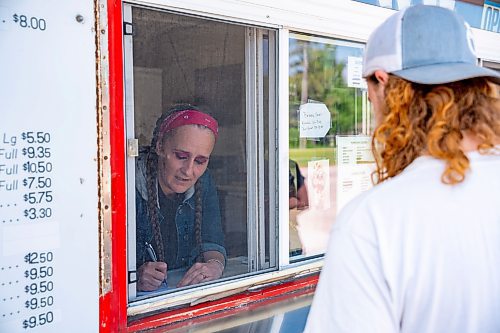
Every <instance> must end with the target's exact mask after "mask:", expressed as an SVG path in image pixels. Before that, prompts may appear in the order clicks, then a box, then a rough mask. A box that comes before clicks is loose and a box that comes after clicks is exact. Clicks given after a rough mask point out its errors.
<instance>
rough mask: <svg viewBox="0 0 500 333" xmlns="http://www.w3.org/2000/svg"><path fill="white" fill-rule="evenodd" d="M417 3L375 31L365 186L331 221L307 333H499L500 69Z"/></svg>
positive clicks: (442, 12)
mask: <svg viewBox="0 0 500 333" xmlns="http://www.w3.org/2000/svg"><path fill="white" fill-rule="evenodd" d="M476 59H477V58H476V55H475V54H474V43H473V41H472V39H471V31H470V28H469V27H468V26H467V25H466V24H465V23H464V21H463V20H462V19H461V18H460V17H458V16H457V15H456V14H455V13H454V12H452V11H450V10H448V9H445V8H441V7H434V6H423V5H417V6H413V7H409V8H407V9H406V10H402V11H400V12H398V13H396V14H394V15H393V16H391V17H390V18H389V19H387V20H386V21H385V22H384V23H383V24H382V25H381V26H380V27H378V28H377V29H376V30H375V31H374V32H373V33H372V35H371V36H370V38H369V40H368V43H367V46H366V52H365V57H364V68H363V75H364V77H365V78H367V82H368V95H369V98H370V101H371V103H372V106H373V107H374V110H375V118H376V125H377V127H376V130H375V132H374V135H373V143H372V148H373V152H374V156H375V159H376V163H377V169H376V172H375V173H374V180H375V183H376V184H377V185H376V186H374V187H373V188H372V189H371V190H369V191H367V192H365V193H363V194H361V195H360V196H358V197H357V198H355V199H354V200H352V201H351V202H350V203H349V204H348V205H347V206H346V207H345V208H344V209H343V210H342V212H341V213H340V214H339V216H338V218H337V221H336V223H335V224H334V226H333V228H332V233H331V238H330V244H329V247H328V251H327V255H326V258H325V263H324V267H323V270H322V272H321V276H320V281H319V284H318V287H317V290H316V294H315V297H314V301H313V304H312V308H311V312H310V315H309V318H308V322H307V326H306V332H307V333H311V332H363V333H365V332H415V333H416V332H471V333H472V332H499V331H500V316H499V315H498V314H499V313H500V97H499V85H498V84H500V74H499V73H497V72H495V71H492V70H488V69H486V68H482V67H479V66H477V65H476V63H477V60H476Z"/></svg>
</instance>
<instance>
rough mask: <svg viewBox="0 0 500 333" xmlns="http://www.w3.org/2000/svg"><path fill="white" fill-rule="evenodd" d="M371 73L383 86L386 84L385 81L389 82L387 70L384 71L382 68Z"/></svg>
mask: <svg viewBox="0 0 500 333" xmlns="http://www.w3.org/2000/svg"><path fill="white" fill-rule="evenodd" d="M373 75H375V78H376V79H377V81H378V82H379V83H382V84H383V85H384V86H385V85H386V84H387V82H389V74H387V72H384V71H382V70H376V71H375V73H373Z"/></svg>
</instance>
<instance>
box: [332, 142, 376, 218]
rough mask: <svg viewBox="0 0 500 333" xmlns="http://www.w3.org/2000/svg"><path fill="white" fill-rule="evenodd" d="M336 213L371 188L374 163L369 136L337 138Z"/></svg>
mask: <svg viewBox="0 0 500 333" xmlns="http://www.w3.org/2000/svg"><path fill="white" fill-rule="evenodd" d="M336 141H337V212H340V210H341V209H342V207H344V206H345V205H346V204H347V203H348V202H349V201H350V200H351V199H352V198H354V197H355V196H357V195H358V194H360V193H361V192H363V191H366V190H368V189H369V188H371V187H372V181H371V173H372V172H373V170H375V161H374V159H373V154H372V151H371V137H369V136H359V135H356V136H354V135H353V136H337V137H336Z"/></svg>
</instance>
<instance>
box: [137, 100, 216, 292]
mask: <svg viewBox="0 0 500 333" xmlns="http://www.w3.org/2000/svg"><path fill="white" fill-rule="evenodd" d="M217 135H218V124H217V121H216V120H215V119H214V118H212V117H211V116H209V115H208V114H205V113H203V112H201V111H200V110H199V109H198V108H196V107H193V106H192V105H188V104H186V105H176V106H174V107H172V108H171V109H169V110H168V111H167V112H165V113H164V114H163V115H162V116H161V117H160V118H159V119H158V120H157V122H156V126H155V129H154V131H153V136H152V139H151V145H150V146H149V147H147V148H145V149H143V151H141V153H140V155H139V158H138V159H137V166H136V170H137V171H136V225H137V252H136V254H137V267H138V270H137V273H138V282H137V289H138V290H139V291H153V290H157V289H158V288H160V287H161V286H162V285H164V286H165V284H164V282H166V283H167V284H168V286H169V287H175V286H177V287H183V286H188V285H193V284H197V283H202V282H207V281H211V280H215V279H218V278H220V277H221V276H222V273H223V272H224V267H225V261H226V250H225V248H224V237H223V233H222V227H221V215H220V210H219V199H218V196H217V190H216V187H215V184H214V182H213V179H212V177H211V176H210V173H209V171H208V169H207V166H208V161H209V158H210V154H211V153H212V150H213V148H214V145H215V141H216V139H217ZM179 272H180V275H181V278H180V281H179V279H177V281H178V282H177V281H173V280H174V278H173V276H174V275H175V274H177V275H179ZM171 276H172V278H171ZM172 283H173V284H172Z"/></svg>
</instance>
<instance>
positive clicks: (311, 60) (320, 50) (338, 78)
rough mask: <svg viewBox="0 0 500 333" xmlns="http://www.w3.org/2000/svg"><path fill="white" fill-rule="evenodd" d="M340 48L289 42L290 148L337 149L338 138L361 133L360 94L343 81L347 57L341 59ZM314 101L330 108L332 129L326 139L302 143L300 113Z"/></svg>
mask: <svg viewBox="0 0 500 333" xmlns="http://www.w3.org/2000/svg"><path fill="white" fill-rule="evenodd" d="M338 48H340V47H339V46H337V45H331V44H325V43H318V42H310V41H303V40H297V39H290V74H289V75H290V76H289V91H290V96H289V105H290V110H289V112H290V117H289V119H290V124H289V140H290V142H289V146H290V148H306V147H307V148H314V147H316V148H320V147H335V146H336V144H335V135H352V134H358V133H359V132H360V127H361V105H362V97H361V92H360V91H359V89H358V88H350V87H348V86H347V82H346V81H345V79H344V77H345V76H346V66H347V56H345V57H343V56H340V55H339V54H338ZM352 49H353V51H355V52H356V51H358V49H354V48H352ZM358 52H360V51H358ZM306 87H307V88H306ZM306 89H307V91H305V90H306ZM311 100H313V101H317V102H321V103H324V104H325V105H326V106H327V108H328V110H329V111H330V114H331V120H332V124H331V128H330V130H329V131H328V133H327V135H326V136H325V137H324V138H318V139H316V140H311V139H308V140H305V139H300V138H299V128H298V125H299V119H298V116H299V113H298V110H299V107H300V105H301V104H304V103H306V102H307V101H311ZM356 105H357V115H356ZM356 119H357V122H356Z"/></svg>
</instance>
